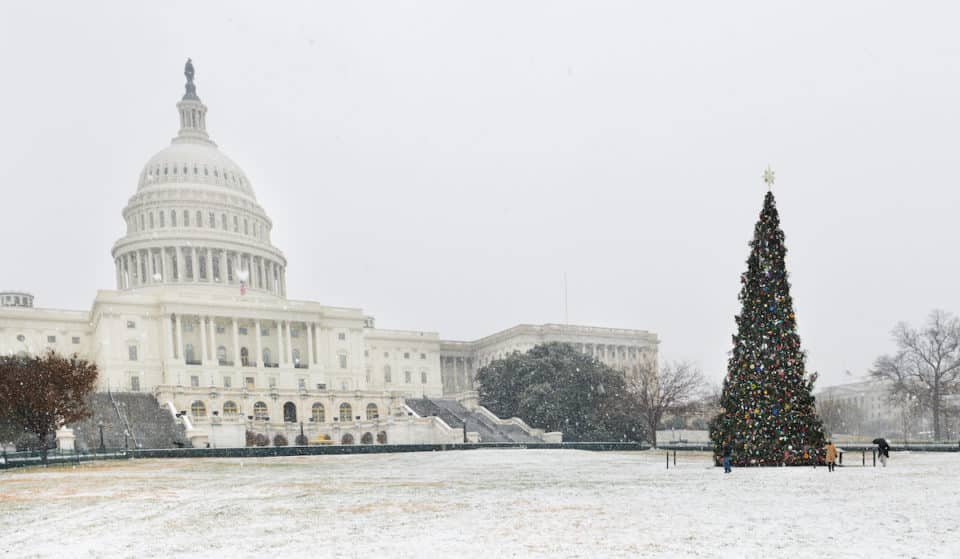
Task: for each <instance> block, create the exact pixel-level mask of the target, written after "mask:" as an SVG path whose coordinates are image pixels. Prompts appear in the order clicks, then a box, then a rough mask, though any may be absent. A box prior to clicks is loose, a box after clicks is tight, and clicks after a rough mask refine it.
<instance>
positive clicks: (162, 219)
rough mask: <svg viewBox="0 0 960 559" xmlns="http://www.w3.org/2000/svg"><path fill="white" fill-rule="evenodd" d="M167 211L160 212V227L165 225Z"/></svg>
mask: <svg viewBox="0 0 960 559" xmlns="http://www.w3.org/2000/svg"><path fill="white" fill-rule="evenodd" d="M166 217H167V212H160V227H166V226H167V224H166Z"/></svg>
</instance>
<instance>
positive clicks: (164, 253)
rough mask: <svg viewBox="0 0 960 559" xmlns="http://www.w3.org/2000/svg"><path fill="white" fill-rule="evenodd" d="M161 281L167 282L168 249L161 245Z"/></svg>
mask: <svg viewBox="0 0 960 559" xmlns="http://www.w3.org/2000/svg"><path fill="white" fill-rule="evenodd" d="M160 281H161V282H163V283H166V282H167V249H166V247H160Z"/></svg>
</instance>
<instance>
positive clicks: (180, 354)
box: [176, 313, 184, 361]
mask: <svg viewBox="0 0 960 559" xmlns="http://www.w3.org/2000/svg"><path fill="white" fill-rule="evenodd" d="M176 349H177V355H176V357H178V358H179V359H180V360H181V361H183V360H184V356H183V321H182V320H181V319H180V313H177V345H176Z"/></svg>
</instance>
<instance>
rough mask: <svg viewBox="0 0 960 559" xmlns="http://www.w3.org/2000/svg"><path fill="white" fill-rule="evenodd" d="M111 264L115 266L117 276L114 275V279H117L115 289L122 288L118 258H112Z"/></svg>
mask: <svg viewBox="0 0 960 559" xmlns="http://www.w3.org/2000/svg"><path fill="white" fill-rule="evenodd" d="M113 264H114V266H115V267H116V270H117V272H116V275H117V277H116V279H117V289H123V286H122V285H120V259H119V258H117V259H116V260H114V261H113Z"/></svg>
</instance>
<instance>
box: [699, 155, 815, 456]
mask: <svg viewBox="0 0 960 559" xmlns="http://www.w3.org/2000/svg"><path fill="white" fill-rule="evenodd" d="M764 181H765V182H766V183H767V185H768V186H772V184H773V172H772V171H770V170H769V169H767V171H766V172H765V173H764ZM783 239H784V236H783V231H782V230H781V229H780V217H779V215H778V213H777V206H776V200H775V199H774V197H773V192H772V191H768V192H767V195H766V198H765V199H764V202H763V210H762V211H761V212H760V219H759V220H758V221H757V225H756V227H755V228H754V232H753V241H751V243H750V247H751V250H750V259H749V260H747V271H746V272H745V273H744V274H743V275H742V276H740V282H741V284H742V287H741V289H740V303H741V305H742V307H741V310H740V315H739V316H737V317H736V321H737V334H736V335H735V336H734V337H733V352H732V354H731V357H730V361H729V363H728V364H727V376H726V378H725V379H724V382H723V394H722V395H721V397H720V413H719V414H718V415H717V416H716V417H715V418H714V419H713V421H712V422H711V424H710V438H711V440H712V441H713V446H714V453H715V455H716V456H723V454H724V450H725V449H726V448H727V447H729V448H730V450H731V451H732V456H731V458H732V462H733V463H734V464H737V465H741V466H746V465H758V466H779V465H781V464H809V463H812V462H813V461H814V460H816V456H817V453H818V452H819V450H820V449H821V448H822V447H823V445H824V436H823V427H822V425H821V423H820V419H819V418H818V417H817V412H816V409H815V408H814V398H813V395H812V392H813V383H814V381H815V380H816V373H814V374H812V375H810V376H809V377H808V376H807V375H806V369H805V367H804V357H805V356H804V354H803V351H802V350H801V349H800V336H798V335H797V318H796V314H795V313H794V312H793V301H792V299H791V298H790V284H789V283H788V282H787V269H786V265H785V264H784V256H785V255H786V252H787V249H786V247H785V246H784V243H783Z"/></svg>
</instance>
